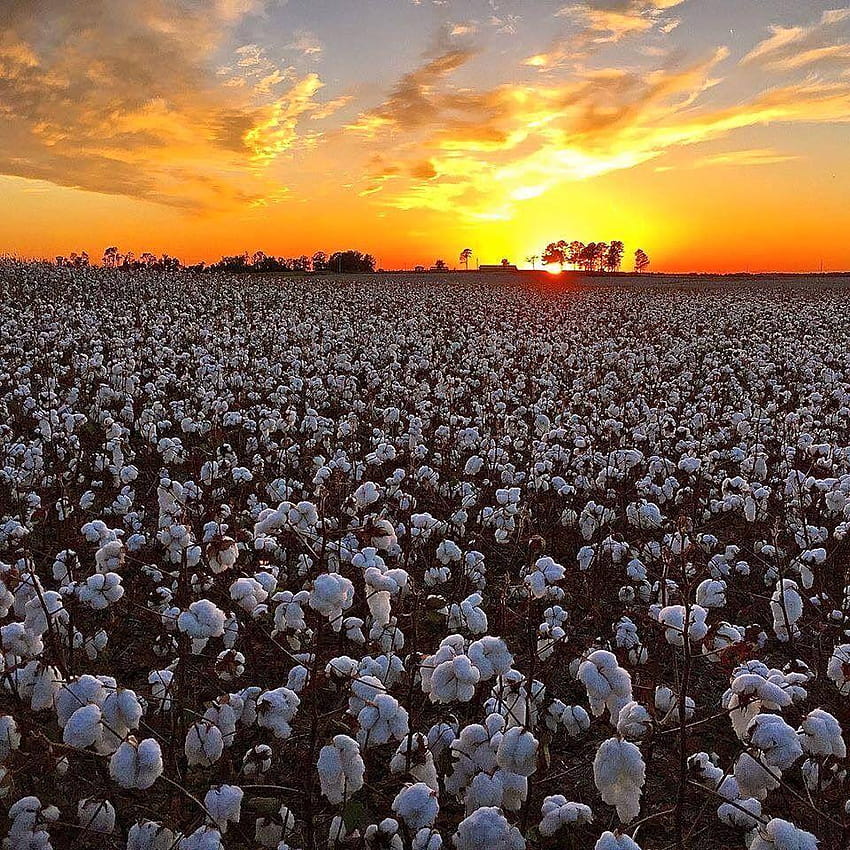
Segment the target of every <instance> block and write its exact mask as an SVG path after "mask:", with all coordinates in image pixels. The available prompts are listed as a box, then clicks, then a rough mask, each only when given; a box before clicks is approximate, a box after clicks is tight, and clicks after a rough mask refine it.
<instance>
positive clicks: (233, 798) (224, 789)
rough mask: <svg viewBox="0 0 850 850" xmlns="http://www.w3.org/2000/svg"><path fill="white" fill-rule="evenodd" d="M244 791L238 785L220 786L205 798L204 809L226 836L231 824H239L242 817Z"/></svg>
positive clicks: (208, 792) (211, 789) (209, 792)
mask: <svg viewBox="0 0 850 850" xmlns="http://www.w3.org/2000/svg"><path fill="white" fill-rule="evenodd" d="M242 796H243V791H242V789H241V788H240V787H239V786H238V785H219V786H218V787H217V788H210V790H209V791H207V795H206V797H204V808H205V809H206V810H207V812H208V817H210V818H211V819H212V821H213V823H214V824H215V825H216V826H217V827H218V829H219V831H220V832H221V833H222V834H224V833H226V832H227V827H228V825H229V824H231V823H239V819H240V817H241V815H242Z"/></svg>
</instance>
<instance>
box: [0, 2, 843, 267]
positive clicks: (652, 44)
mask: <svg viewBox="0 0 850 850" xmlns="http://www.w3.org/2000/svg"><path fill="white" fill-rule="evenodd" d="M0 3H1V4H2V8H0V222H2V224H0V251H10V252H16V253H19V254H22V255H25V256H34V255H35V256H53V255H55V254H57V253H62V254H65V253H68V252H70V251H72V250H81V249H86V250H88V251H89V252H90V253H91V254H92V256H93V257H94V256H96V257H99V256H100V254H101V253H102V251H103V248H104V247H106V246H107V245H110V244H117V245H118V246H119V247H120V248H121V249H123V250H133V251H135V252H136V253H140V252H141V251H143V250H153V251H155V252H158V253H161V252H164V251H165V252H168V253H170V254H176V255H178V256H180V257H181V258H183V259H184V260H185V261H195V260H198V259H207V260H209V259H216V258H217V257H219V256H221V255H222V254H224V253H238V252H241V251H242V250H248V251H254V250H257V249H263V250H265V251H266V252H268V253H273V254H279V255H286V256H291V255H297V254H302V253H306V254H312V253H313V252H314V251H316V250H318V249H323V250H326V251H329V250H333V249H337V248H348V247H356V248H359V249H361V250H364V251H369V252H371V253H373V254H374V255H375V256H377V258H378V261H379V263H380V265H382V266H384V267H387V268H396V267H409V266H412V265H414V264H416V263H424V264H430V263H432V262H433V261H434V260H435V259H436V258H438V257H444V258H445V259H446V260H448V261H449V263H450V264H455V263H456V262H457V255H458V252H459V251H460V250H461V249H462V248H464V247H466V246H469V247H471V248H473V250H474V252H475V256H476V258H477V259H480V261H481V262H498V261H499V260H500V259H501V258H502V257H508V258H510V259H511V260H512V261H514V262H517V263H518V264H520V265H525V264H526V263H525V258H526V256H527V255H530V254H536V253H539V252H540V249H541V248H542V247H543V246H544V245H545V244H546V242H549V241H552V240H555V239H560V238H565V239H567V240H572V239H580V240H583V241H590V240H603V239H604V240H610V239H617V238H619V239H622V240H623V241H624V242H625V243H626V249H627V252H628V253H629V254H631V253H632V252H633V251H634V249H635V248H637V247H642V248H644V249H646V250H647V252H648V253H649V254H650V255H651V257H652V260H653V268H655V269H659V270H661V269H663V270H670V271H686V270H712V271H715V270H716V271H734V270H744V269H749V270H750V271H758V270H771V269H784V270H813V269H816V268H818V267H819V266H820V265H821V263H823V265H824V266H825V267H826V268H828V269H838V268H844V269H850V202H848V199H850V144H848V143H850V8H848V7H843V8H842V7H840V5H839V4H837V3H835V2H826V3H821V2H806V0H587V2H574V3H572V2H567V3H564V2H563V0H552V2H550V1H549V0H288V2H287V0H203V1H202V0H0Z"/></svg>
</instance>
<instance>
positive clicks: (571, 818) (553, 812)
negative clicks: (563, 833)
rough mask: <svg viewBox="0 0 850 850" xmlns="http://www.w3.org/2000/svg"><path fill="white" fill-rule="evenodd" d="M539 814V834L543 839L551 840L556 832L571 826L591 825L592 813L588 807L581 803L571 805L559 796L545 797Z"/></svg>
mask: <svg viewBox="0 0 850 850" xmlns="http://www.w3.org/2000/svg"><path fill="white" fill-rule="evenodd" d="M540 813H541V814H542V815H543V819H542V820H541V821H540V826H539V830H540V834H541V835H542V836H543V837H544V838H552V837H553V836H554V835H555V834H556V833H557V832H559V831H560V830H561V829H563V828H564V827H566V826H571V825H572V824H583V823H593V812H592V811H591V810H590V806H585V805H583V804H582V803H571V802H568V801H567V798H566V797H564V796H563V795H561V794H555V795H554V796H552V797H547V798H546V799H545V800H544V801H543V805H542V806H541V809H540Z"/></svg>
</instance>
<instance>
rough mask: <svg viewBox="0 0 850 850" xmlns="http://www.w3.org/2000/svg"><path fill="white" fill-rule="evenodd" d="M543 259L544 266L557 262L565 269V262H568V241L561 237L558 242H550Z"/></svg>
mask: <svg viewBox="0 0 850 850" xmlns="http://www.w3.org/2000/svg"><path fill="white" fill-rule="evenodd" d="M540 259H541V261H542V263H543V265H544V266H551V265H552V264H554V263H557V264H558V265H559V266H560V267H561V271H563V270H564V264H565V263H566V262H567V243H566V242H565V241H564V240H563V239H561V240H559V241H558V242H550V243H549V244H548V245H547V246H546V248H545V249H544V251H543V255H542V256H541V258H540Z"/></svg>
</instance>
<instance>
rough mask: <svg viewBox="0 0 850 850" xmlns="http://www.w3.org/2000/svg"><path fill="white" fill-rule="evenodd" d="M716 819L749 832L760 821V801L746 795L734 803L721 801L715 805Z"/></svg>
mask: <svg viewBox="0 0 850 850" xmlns="http://www.w3.org/2000/svg"><path fill="white" fill-rule="evenodd" d="M742 809H744V810H745V811H741V810H742ZM717 819H718V820H719V821H720V823H722V824H724V825H725V826H731V827H733V828H734V829H740V830H742V831H743V832H749V831H750V830H753V829H755V828H756V827H757V826H758V825H759V824H760V823H761V802H759V801H758V800H756V799H754V798H753V797H746V798H743V799H740V800H735V801H734V803H721V804H720V805H719V806H718V807H717Z"/></svg>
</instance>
